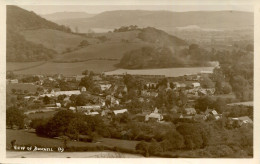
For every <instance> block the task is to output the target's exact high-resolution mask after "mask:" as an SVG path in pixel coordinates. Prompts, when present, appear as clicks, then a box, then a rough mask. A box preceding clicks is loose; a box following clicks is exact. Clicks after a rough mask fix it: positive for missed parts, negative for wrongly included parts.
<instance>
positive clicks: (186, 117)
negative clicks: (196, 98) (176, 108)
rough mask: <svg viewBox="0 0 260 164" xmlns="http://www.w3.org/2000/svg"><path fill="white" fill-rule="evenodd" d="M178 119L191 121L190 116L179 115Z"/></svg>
mask: <svg viewBox="0 0 260 164" xmlns="http://www.w3.org/2000/svg"><path fill="white" fill-rule="evenodd" d="M179 118H180V119H189V120H192V118H193V117H192V116H187V115H182V114H181V115H180V117H179Z"/></svg>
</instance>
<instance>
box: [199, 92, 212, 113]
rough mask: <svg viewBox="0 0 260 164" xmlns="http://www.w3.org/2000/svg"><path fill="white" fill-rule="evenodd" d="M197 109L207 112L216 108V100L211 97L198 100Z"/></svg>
mask: <svg viewBox="0 0 260 164" xmlns="http://www.w3.org/2000/svg"><path fill="white" fill-rule="evenodd" d="M195 108H196V109H199V110H200V111H202V112H205V111H206V110H207V108H214V99H213V98H212V97H210V96H203V97H200V98H198V99H197V101H196V104H195Z"/></svg>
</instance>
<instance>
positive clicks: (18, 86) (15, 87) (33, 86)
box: [6, 83, 37, 93]
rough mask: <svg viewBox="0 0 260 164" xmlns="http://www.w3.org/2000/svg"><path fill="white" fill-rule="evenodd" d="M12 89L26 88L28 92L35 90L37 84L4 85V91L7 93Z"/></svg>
mask: <svg viewBox="0 0 260 164" xmlns="http://www.w3.org/2000/svg"><path fill="white" fill-rule="evenodd" d="M12 89H21V90H28V91H29V92H32V93H35V92H36V91H37V86H36V85H33V84H23V83H18V84H7V85H6V91H7V92H8V93H11V92H12Z"/></svg>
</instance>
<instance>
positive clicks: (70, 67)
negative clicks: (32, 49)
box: [7, 60, 118, 75]
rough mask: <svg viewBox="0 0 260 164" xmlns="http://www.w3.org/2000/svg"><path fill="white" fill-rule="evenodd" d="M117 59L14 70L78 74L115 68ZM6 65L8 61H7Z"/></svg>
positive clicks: (32, 72)
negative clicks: (85, 71)
mask: <svg viewBox="0 0 260 164" xmlns="http://www.w3.org/2000/svg"><path fill="white" fill-rule="evenodd" d="M117 63H118V61H111V60H91V61H85V62H75V63H55V62H48V63H46V64H43V65H40V66H38V67H33V68H29V69H25V70H21V71H15V72H14V73H17V74H57V73H61V74H63V75H78V74H81V73H82V72H83V71H84V70H86V69H87V70H91V71H94V72H97V73H101V72H103V71H111V70H114V69H116V68H115V67H114V65H115V64H117ZM7 65H8V63H7Z"/></svg>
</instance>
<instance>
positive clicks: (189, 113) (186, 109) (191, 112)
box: [184, 108, 197, 115]
mask: <svg viewBox="0 0 260 164" xmlns="http://www.w3.org/2000/svg"><path fill="white" fill-rule="evenodd" d="M184 110H185V112H186V114H187V115H194V114H196V113H197V112H196V110H195V109H194V108H185V109H184Z"/></svg>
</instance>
